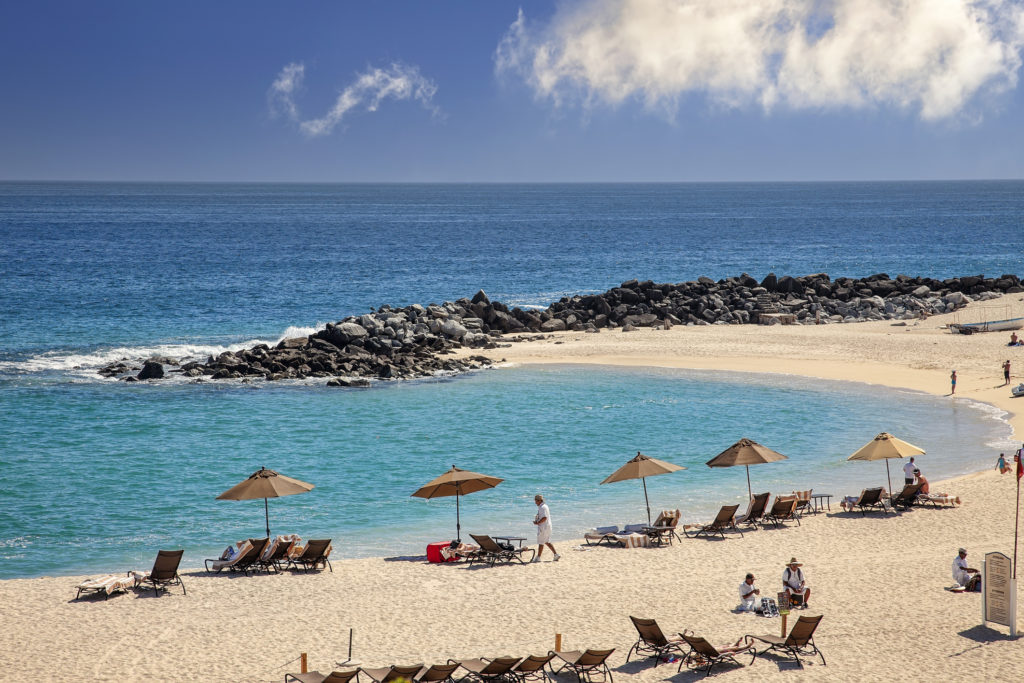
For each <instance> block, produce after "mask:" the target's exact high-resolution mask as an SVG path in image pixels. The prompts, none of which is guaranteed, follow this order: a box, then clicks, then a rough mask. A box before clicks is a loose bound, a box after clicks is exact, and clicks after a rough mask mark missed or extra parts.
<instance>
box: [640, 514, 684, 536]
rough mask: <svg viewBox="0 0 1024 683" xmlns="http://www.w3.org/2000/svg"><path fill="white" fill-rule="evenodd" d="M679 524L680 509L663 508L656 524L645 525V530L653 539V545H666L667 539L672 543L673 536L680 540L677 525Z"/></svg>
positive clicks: (655, 521)
mask: <svg viewBox="0 0 1024 683" xmlns="http://www.w3.org/2000/svg"><path fill="white" fill-rule="evenodd" d="M678 524H679V510H662V511H661V514H659V515H658V518H657V519H656V520H654V524H652V525H651V526H649V527H645V528H644V531H645V533H646V534H647V536H648V537H649V538H650V539H651V544H652V545H664V544H665V542H666V541H667V542H668V544H669V545H672V537H673V536H674V537H675V538H676V539H677V540H679V534H678V533H676V526H677V525H678Z"/></svg>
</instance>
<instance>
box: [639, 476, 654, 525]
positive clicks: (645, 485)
mask: <svg viewBox="0 0 1024 683" xmlns="http://www.w3.org/2000/svg"><path fill="white" fill-rule="evenodd" d="M640 481H642V482H643V484H644V502H645V503H647V524H648V525H650V523H651V501H649V500H648V499H647V477H640Z"/></svg>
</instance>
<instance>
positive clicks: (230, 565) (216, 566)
mask: <svg viewBox="0 0 1024 683" xmlns="http://www.w3.org/2000/svg"><path fill="white" fill-rule="evenodd" d="M269 543H270V539H269V538H250V539H248V540H247V541H245V542H244V543H242V545H241V546H239V548H238V553H237V554H236V555H235V556H234V557H233V558H231V559H230V560H222V559H219V558H211V559H207V560H205V561H204V564H205V565H206V571H211V567H212V571H213V572H214V573H217V574H219V573H220V572H221V570H224V569H227V570H228V571H230V572H242V573H243V574H245V575H246V576H248V575H249V570H250V569H253V568H254V567H257V564H256V563H257V562H259V561H260V557H262V556H263V553H264V552H265V551H266V549H267V544H269ZM211 562H212V563H213V564H212V565H211V564H210V563H211Z"/></svg>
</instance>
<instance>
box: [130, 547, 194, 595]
mask: <svg viewBox="0 0 1024 683" xmlns="http://www.w3.org/2000/svg"><path fill="white" fill-rule="evenodd" d="M184 554H185V551H184V550H160V551H158V552H157V554H156V560H154V561H153V569H152V571H148V572H128V576H132V577H134V578H135V585H136V586H142V585H145V584H149V585H151V586H152V587H153V594H154V595H159V594H160V589H161V588H162V589H163V590H167V587H168V586H181V593H182V595H186V594H187V592H186V591H185V584H184V583H182V581H181V577H180V576H178V565H180V564H181V556H182V555H184Z"/></svg>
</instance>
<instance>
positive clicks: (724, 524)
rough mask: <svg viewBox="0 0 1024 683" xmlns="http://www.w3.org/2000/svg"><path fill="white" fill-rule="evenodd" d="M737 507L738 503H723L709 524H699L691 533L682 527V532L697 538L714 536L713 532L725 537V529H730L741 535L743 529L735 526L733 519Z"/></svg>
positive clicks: (738, 507)
mask: <svg viewBox="0 0 1024 683" xmlns="http://www.w3.org/2000/svg"><path fill="white" fill-rule="evenodd" d="M739 509H740V506H739V505H723V506H722V509H721V510H719V511H718V514H717V515H716V516H715V518H714V520H712V521H711V522H710V523H709V524H702V525H699V526H698V528H697V529H696V530H694V531H693V533H692V534H691V533H689V532H688V531H687V530H686V527H683V533H684V534H686V536H688V537H689V538H697V537H699V536H714V535H715V534H719V535H720V536H721V537H722V538H725V530H726V529H732V530H733V531H738V532H739V534H740V537H742V536H743V531H742V530H741V529H740V528H739V527H738V526H736V520H735V516H736V511H737V510H739Z"/></svg>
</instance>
